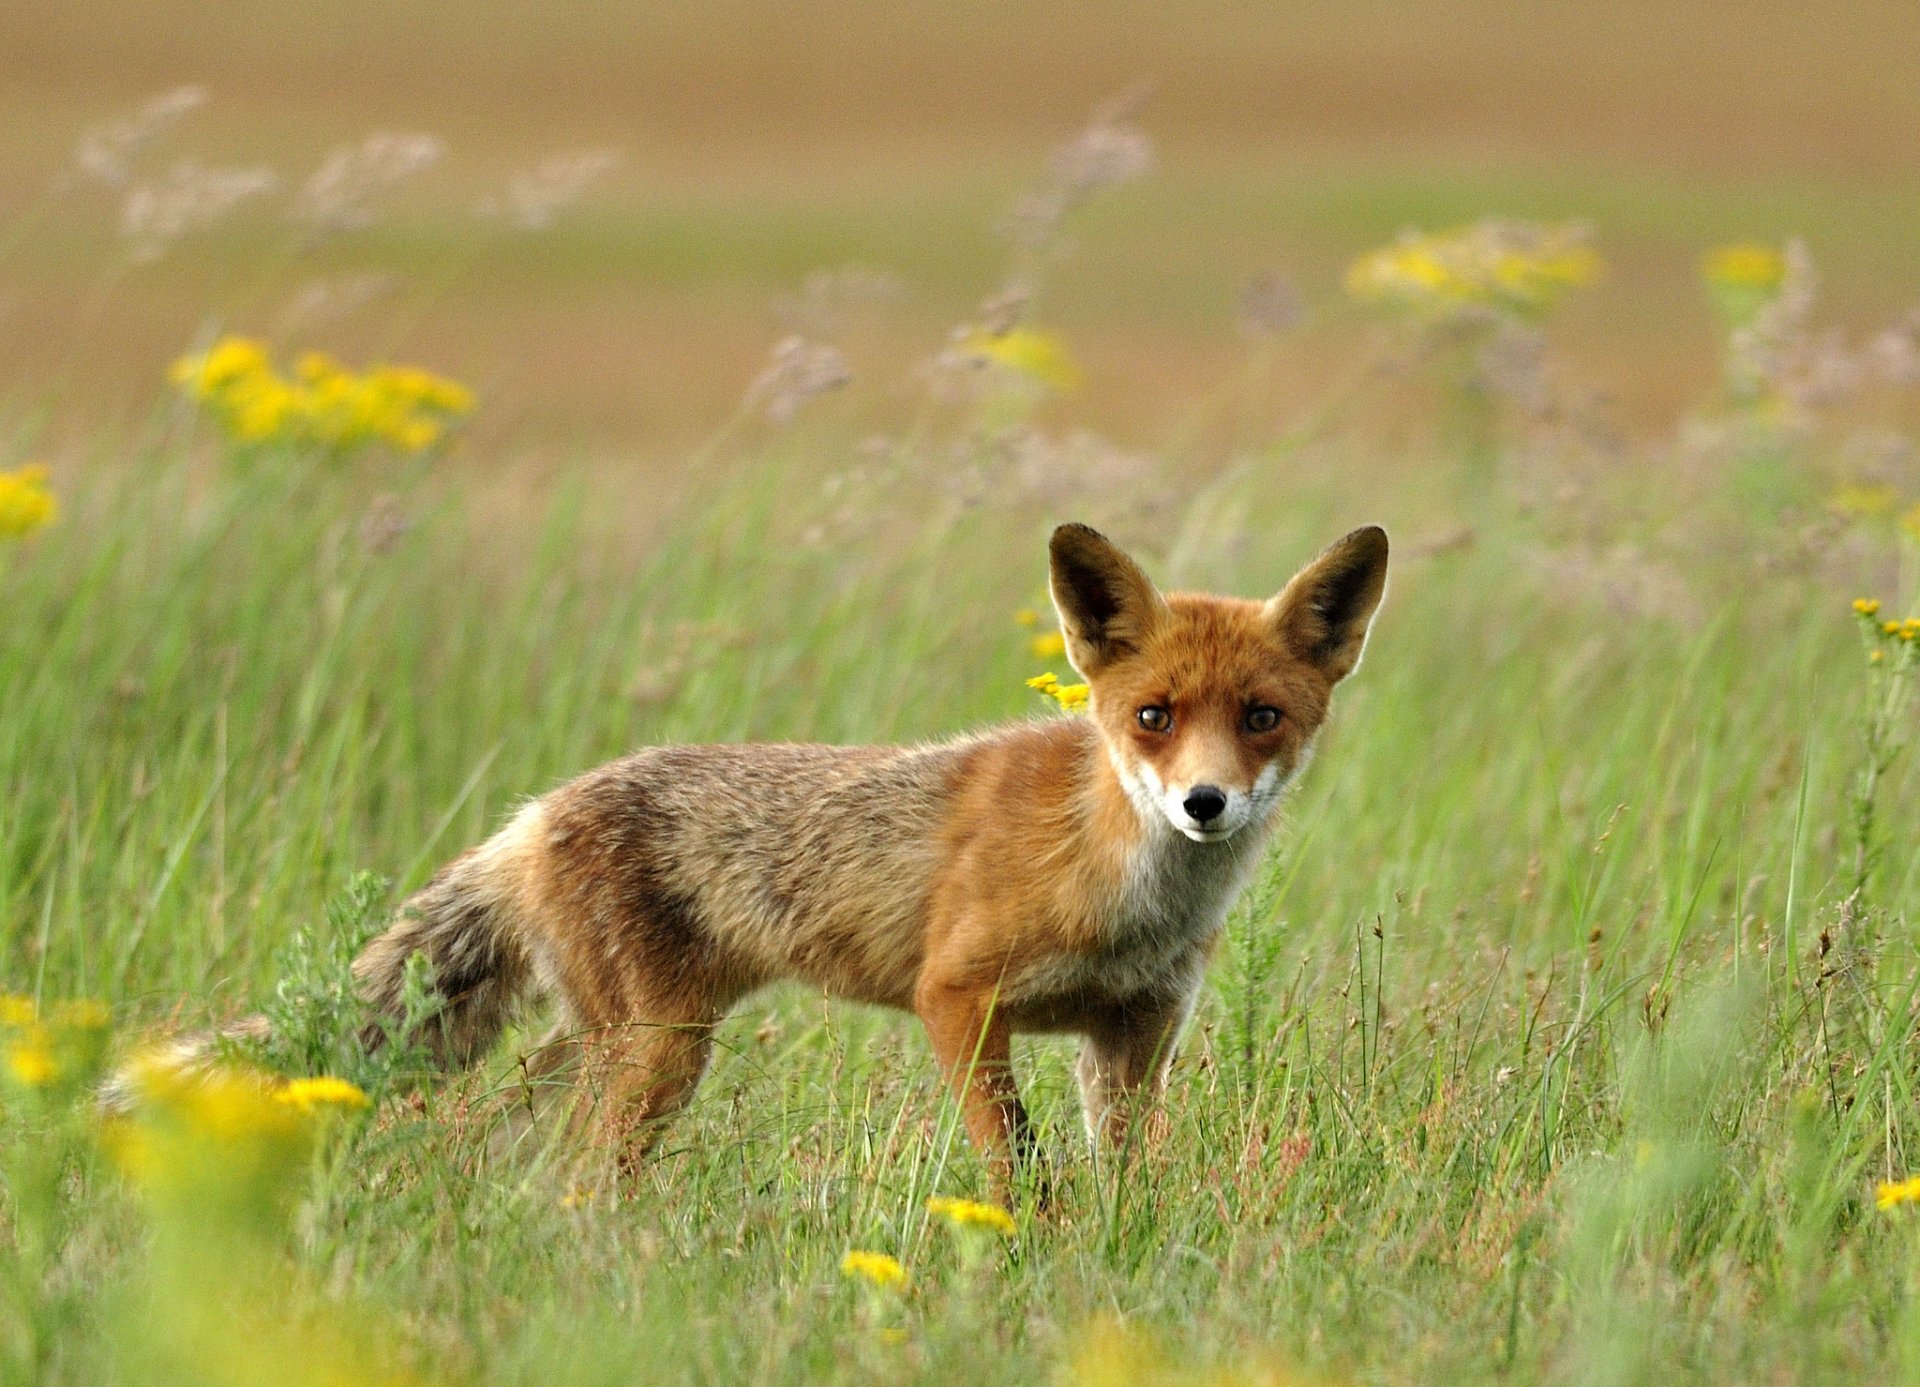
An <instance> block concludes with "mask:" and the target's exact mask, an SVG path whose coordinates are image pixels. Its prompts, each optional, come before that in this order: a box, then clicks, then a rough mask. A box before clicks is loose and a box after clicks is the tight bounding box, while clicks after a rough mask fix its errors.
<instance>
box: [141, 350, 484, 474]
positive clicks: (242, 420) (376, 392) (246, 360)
mask: <svg viewBox="0 0 1920 1387" xmlns="http://www.w3.org/2000/svg"><path fill="white" fill-rule="evenodd" d="M169 375H170V376H171V378H172V380H173V382H174V384H175V385H176V386H177V387H178V388H179V389H181V390H182V391H183V392H184V393H186V394H187V395H188V396H189V397H191V398H193V399H195V400H199V401H201V402H203V403H205V404H206V405H207V406H208V407H209V410H210V411H211V413H212V414H213V417H214V418H215V419H216V420H217V421H218V422H219V423H220V425H221V426H222V427H223V428H224V429H225V430H226V432H227V434H228V435H229V436H230V437H232V438H233V439H234V440H235V441H236V442H240V443H247V444H267V443H285V444H293V445H301V446H315V447H320V448H325V449H327V450H329V451H331V452H334V453H349V452H353V451H355V450H356V449H359V448H363V447H366V446H367V445H369V444H373V443H385V444H386V445H388V446H389V447H392V448H394V449H397V450H398V451H400V452H403V453H423V452H426V451H427V450H428V449H430V448H432V447H433V446H434V445H436V444H438V443H440V442H441V441H442V440H443V439H444V438H445V437H446V434H447V427H448V424H449V422H450V421H451V420H453V419H454V418H456V417H457V416H459V415H463V414H467V413H469V412H471V411H472V409H473V407H474V398H473V392H472V391H470V390H468V389H467V388H466V387H465V386H464V385H461V384H459V383H458V382H456V381H451V380H448V379H446V378H445V377H442V376H437V375H434V374H433V373H432V372H430V371H424V370H421V369H420V368H419V367H417V366H394V365H379V366H373V367H369V368H368V369H367V370H365V371H361V372H356V371H352V370H349V369H348V368H346V367H345V366H342V365H341V364H340V363H339V362H338V361H336V360H334V359H333V358H332V357H330V356H328V355H327V354H326V353H324V352H307V353H306V354H304V355H303V356H301V357H300V359H299V360H298V361H297V362H296V363H295V367H294V375H293V377H292V378H291V379H289V378H287V377H285V376H282V375H281V374H280V373H279V372H278V371H277V370H275V369H274V365H273V361H272V358H271V357H270V356H269V355H268V353H267V350H266V348H265V347H263V346H262V345H261V344H260V343H258V342H254V341H251V340H249V339H245V338H227V339H225V340H223V341H221V342H219V343H216V344H215V345H214V347H213V348H212V349H211V350H210V351H208V352H206V353H204V354H203V355H201V356H196V357H183V358H182V359H181V360H179V361H177V362H175V363H174V365H173V369H172V370H171V371H170V372H169Z"/></svg>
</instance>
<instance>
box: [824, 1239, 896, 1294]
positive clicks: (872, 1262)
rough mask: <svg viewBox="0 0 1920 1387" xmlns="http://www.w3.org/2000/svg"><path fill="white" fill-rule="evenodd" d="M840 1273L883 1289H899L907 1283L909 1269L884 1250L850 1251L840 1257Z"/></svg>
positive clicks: (851, 1279) (849, 1278)
mask: <svg viewBox="0 0 1920 1387" xmlns="http://www.w3.org/2000/svg"><path fill="white" fill-rule="evenodd" d="M840 1274H841V1275H842V1276H844V1277H846V1278H847V1279H848V1280H850V1281H856V1280H857V1281H863V1282H865V1283H866V1284H867V1285H869V1286H875V1287H878V1288H879V1289H881V1290H889V1291H890V1290H898V1289H899V1288H900V1287H902V1286H905V1285H906V1284H907V1269H906V1268H905V1267H903V1266H901V1265H900V1260H899V1259H898V1258H897V1257H889V1256H888V1255H887V1254H886V1253H884V1252H863V1251H860V1250H859V1249H857V1248H856V1249H854V1250H852V1251H849V1252H848V1253H847V1255H846V1256H844V1257H842V1258H841V1259H840Z"/></svg>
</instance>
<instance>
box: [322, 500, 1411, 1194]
mask: <svg viewBox="0 0 1920 1387" xmlns="http://www.w3.org/2000/svg"><path fill="white" fill-rule="evenodd" d="M1050 557H1051V564H1050V569H1051V574H1050V577H1051V583H1050V586H1051V590H1052V596H1053V602H1054V606H1055V608H1056V609H1057V611H1058V613H1059V618H1060V629H1061V632H1062V635H1063V636H1064V638H1065V641H1066V650H1067V657H1068V659H1069V660H1070V661H1071V662H1072V664H1073V666H1074V668H1075V669H1077V670H1078V671H1080V673H1081V675H1082V676H1083V677H1084V678H1085V679H1086V681H1087V683H1088V684H1089V686H1090V693H1089V698H1088V703H1087V716H1085V717H1071V718H1051V719H1044V720H1037V721H1025V722H1019V723H1014V724H1012V725H1009V726H1004V727H997V728H994V729H991V730H989V731H986V732H981V733H978V734H976V735H972V736H966V737H961V738H958V739H956V740H953V741H947V742H942V743H938V744H935V745H931V746H917V747H836V746H805V745H779V746H766V745H744V746H680V747H659V748H652V749H648V750H643V751H639V752H636V753H634V754H633V755H631V756H628V757H626V758H625V759H623V760H619V761H615V762H613V763H612V764H610V765H606V766H602V767H601V768H600V769H598V770H594V771H589V772H588V773H587V774H585V775H583V776H581V777H579V778H578V779H576V780H573V781H570V782H568V783H567V784H565V785H562V786H561V787H560V788H559V789H557V790H554V791H552V792H551V793H550V794H547V795H544V796H542V797H541V798H539V799H537V800H534V801H532V802H531V803H529V804H527V805H526V806H525V807H524V808H522V809H521V810H520V811H519V812H518V813H517V814H515V815H514V817H513V819H512V821H511V822H509V823H508V824H507V826H506V827H505V828H503V829H502V830H501V831H500V832H499V833H497V834H495V835H494V836H493V837H492V838H490V839H488V840H487V841H486V842H485V843H483V844H481V845H480V846H479V847H477V848H474V849H472V850H471V851H469V852H467V853H465V854H464V855H462V856H461V857H459V858H456V859H455V860H454V861H453V862H451V863H450V864H449V865H447V866H446V867H445V868H443V869H442V870H441V871H440V873H439V874H438V875H437V876H435V877H434V878H433V879H432V880H431V881H430V882H429V883H428V884H427V885H426V886H425V887H424V888H423V889H422V890H421V891H419V892H418V893H417V894H416V895H414V896H413V897H412V898H411V900H409V901H408V902H407V903H406V905H405V906H404V907H403V908H402V909H401V911H400V912H399V915H398V917H397V919H396V921H395V923H394V924H392V926H391V927H390V928H388V929H387V931H386V932H385V933H384V934H382V935H380V936H379V937H377V938H376V939H374V940H373V941H372V942H371V943H370V944H369V945H368V946H367V947H366V949H365V950H364V951H363V952H362V953H361V955H360V957H359V958H358V959H357V960H356V962H355V964H354V975H355V978H356V980H357V982H358V985H359V987H360V989H361V991H362V994H363V997H364V999H365V1000H366V1001H367V1002H368V1003H369V1004H370V1006H371V1008H372V1009H373V1011H374V1013H375V1014H376V1015H377V1016H380V1017H382V1018H383V1019H384V1020H385V1022H386V1023H387V1024H389V1025H390V1024H391V1023H392V1022H394V1021H396V1020H398V1019H399V1018H400V1017H401V1015H402V1014H403V1012H404V1010H405V1006H406V1002H405V998H404V992H405V975H406V971H407V962H408V960H409V958H410V957H411V956H412V955H414V954H424V955H426V957H427V958H428V960H430V962H431V963H432V965H433V977H434V980H435V985H436V987H437V989H438V992H439V995H440V997H441V998H442V999H443V1000H442V1001H441V1002H440V1004H439V1008H438V1010H437V1012H436V1013H435V1014H434V1015H432V1016H431V1018H430V1019H429V1020H428V1022H427V1023H426V1027H425V1030H426V1035H425V1037H424V1039H425V1042H426V1043H427V1044H428V1045H429V1046H430V1047H431V1048H432V1049H433V1050H434V1051H435V1052H436V1053H437V1057H438V1058H439V1059H441V1060H442V1061H444V1062H446V1063H448V1064H452V1065H464V1064H467V1063H470V1062H472V1061H474V1060H475V1059H477V1058H478V1057H479V1056H480V1055H482V1053H483V1052H485V1051H486V1050H487V1049H488V1048H489V1046H490V1045H491V1044H492V1043H493V1042H494V1041H495V1040H496V1038H497V1037H498V1036H499V1034H500V1032H501V1030H502V1028H503V1026H504V1025H505V1024H506V1022H507V1021H508V1019H509V1018H510V1016H511V1015H512V1013H513V1009H514V1007H515V1005H516V1004H518V1003H520V1002H522V1001H530V1000H533V999H536V998H544V999H549V1000H551V1001H552V1002H554V1003H555V1004H556V1005H557V1007H558V1010H559V1013H560V1019H559V1023H558V1025H557V1027H556V1029H555V1032H554V1034H553V1036H552V1037H550V1039H549V1041H548V1042H547V1043H544V1044H543V1045H542V1046H541V1047H540V1049H539V1050H538V1051H536V1052H535V1054H534V1056H533V1057H532V1058H531V1060H530V1061H529V1064H530V1069H531V1071H532V1072H534V1073H536V1074H549V1075H550V1074H554V1073H557V1072H558V1071H560V1070H561V1069H563V1068H566V1069H567V1070H569V1071H570V1072H576V1073H577V1074H578V1075H579V1077H580V1079H581V1080H582V1081H583V1082H584V1083H586V1084H587V1085H589V1087H590V1091H591V1094H592V1097H593V1098H594V1099H595V1100H596V1101H595V1103H593V1104H592V1105H591V1106H593V1107H595V1108H597V1110H598V1111H599V1112H601V1113H603V1114H605V1115H606V1116H607V1119H608V1122H609V1135H610V1136H611V1137H612V1139H613V1141H614V1143H615V1145H616V1149H617V1150H618V1151H619V1153H620V1154H621V1158H622V1161H623V1163H624V1162H629V1161H632V1160H635V1159H638V1157H639V1156H641V1155H642V1154H643V1153H644V1151H645V1149H646V1146H647V1145H648V1143H649V1142H650V1140H651V1137H652V1133H653V1132H654V1131H656V1130H657V1125H658V1120H659V1119H661V1118H664V1117H666V1116H668V1115H669V1114H671V1113H673V1112H675V1111H676V1110H677V1109H679V1108H680V1107H682V1106H683V1105H684V1104H685V1103H686V1102H687V1100H688V1098H689V1097H690V1096H691V1094H692V1093H693V1090H694V1087H695V1086H696V1085H697V1084H698V1083H699V1081H700V1078H701V1075H702V1073H703V1071H704V1070H705V1068H706V1066H707V1061H708V1057H709V1054H710V1051H711V1048H712V1043H713V1040H712V1037H713V1032H714V1028H715V1026H716V1025H717V1024H718V1023H719V1022H720V1021H721V1020H722V1018H724V1017H725V1016H726V1014H727V1012H728V1010H729V1009H730V1008H731V1007H733V1006H734V1005H735V1004H736V1003H737V1002H739V1001H740V999H741V998H742V997H744V996H745V995H746V994H747V993H749V992H751V991H753V990H754V989H756V988H758V987H761V986H763V985H765V984H767V983H770V982H773V981H775V980H778V979H782V978H798V979H802V980H804V981H806V982H808V983H811V984H813V985H815V986H817V987H821V988H824V989H826V990H827V991H828V992H830V993H833V994H836V995H839V996H842V997H847V998H852V999H855V1000H858V1001H862V1002H872V1003H878V1004H881V1005H884V1006H891V1007H899V1008H903V1009H906V1010H910V1011H912V1012H914V1013H915V1014H916V1015H918V1016H919V1018H920V1019H921V1021H922V1022H923V1023H924V1024H925V1027H926V1032H927V1037H928V1039H929V1040H930V1041H931V1042H932V1045H933V1050H934V1054H935V1056H936V1057H937V1059H938V1062H939V1065H940V1068H941V1070H942V1071H943V1072H944V1074H945V1075H946V1077H947V1079H948V1080H949V1081H950V1082H951V1084H952V1085H953V1087H954V1090H955V1093H956V1096H957V1097H958V1099H959V1101H960V1106H961V1111H962V1115H963V1117H964V1120H965V1124H966V1130H967V1132H968V1134H969V1136H970V1137H971V1139H972V1141H973V1142H974V1144H975V1145H976V1146H977V1147H978V1148H979V1150H980V1151H981V1152H983V1153H984V1154H985V1156H986V1157H987V1158H988V1160H989V1161H990V1162H991V1163H993V1164H994V1166H995V1167H996V1169H998V1170H999V1171H1000V1172H1001V1173H1002V1174H1005V1173H1007V1172H1009V1171H1010V1170H1011V1168H1012V1167H1013V1166H1015V1165H1016V1164H1018V1163H1019V1162H1020V1161H1021V1160H1022V1159H1023V1158H1024V1157H1025V1156H1026V1154H1027V1153H1028V1151H1029V1147H1030V1143H1031V1137H1030V1135H1029V1130H1028V1124H1027V1117H1026V1113H1025V1111H1024V1109H1023V1108H1022V1107H1021V1104H1020V1097H1019V1094H1018V1092H1017V1091H1016V1089H1015V1086H1014V1081H1013V1073H1012V1070H1011V1068H1010V1065H1009V1037H1010V1036H1011V1035H1012V1034H1013V1033H1014V1032H1016V1031H1054V1032H1071V1033H1075V1034H1078V1035H1081V1036H1083V1037H1085V1049H1084V1051H1083V1053H1082V1056H1081V1058H1080V1062H1079V1069H1078V1074H1079V1080H1080V1087H1081V1093H1082V1097H1083V1101H1084V1106H1085V1113H1086V1120H1087V1126H1088V1129H1089V1132H1090V1134H1091V1135H1092V1136H1093V1138H1094V1139H1095V1140H1096V1141H1097V1140H1100V1139H1101V1138H1103V1137H1117V1136H1120V1135H1122V1134H1124V1132H1125V1130H1126V1127H1127V1124H1128V1122H1129V1121H1130V1120H1131V1116H1130V1114H1131V1111H1132V1107H1133V1104H1134V1103H1135V1101H1136V1100H1149V1101H1150V1100H1151V1099H1152V1098H1153V1097H1154V1096H1157V1095H1158V1094H1159V1093H1160V1092H1161V1091H1162V1090H1163V1088H1164V1086H1165V1084H1166V1080H1167V1072H1168V1067H1169V1065H1170V1063H1171V1061H1172V1058H1173V1050H1174V1042H1175V1040H1176V1039H1177V1037H1178V1034H1179V1031H1180V1028H1181V1026H1182V1024H1183V1023H1184V1022H1185V1020H1186V1018H1187V1015H1188V1013H1189V1012H1190V1011H1191V1010H1192V1009H1193V1005H1194V999H1195V997H1196V995H1197V993H1198V991H1199V988H1200V985H1201V978H1202V974H1203V972H1204V970H1205V968H1206V965H1207V960H1208V957H1209V955H1210V953H1211V951H1212V948H1213V945H1214V941H1215V938H1216V936H1217V935H1218V933H1219V931H1220V927H1221V923H1222V921H1223V919H1224V917H1225V916H1226V913H1227V910H1228V908H1229V907H1230V906H1231V904H1232V903H1233V900H1234V898H1235V896H1236V895H1237V894H1238V893H1239V891H1240V889H1241V888H1242V886H1243V885H1244V884H1245V883H1246V881H1247V878H1248V876H1249V875H1250V874H1251V872H1252V871H1253V868H1254V866H1255V864H1256V863H1257V862H1258V860H1259V858H1260V855H1261V852H1262V847H1263V844H1264V841H1265V838H1266V836H1267V833H1268V830H1269V829H1270V828H1271V826H1272V824H1273V822H1274V819H1275V817H1276V812H1275V811H1276V808H1277V806H1278V805H1279V803H1280V799H1281V795H1282V792H1283V790H1284V789H1285V787H1286V785H1287V783H1288V781H1289V780H1291V779H1292V778H1293V776H1294V775H1295V773H1296V772H1297V771H1298V770H1299V769H1300V767H1301V766H1302V764H1303V763H1304V762H1305V760H1306V757H1307V753H1308V749H1309V747H1310V745H1311V743H1312V740H1313V736H1314V733H1315V732H1316V730H1317V729H1318V728H1319V727H1320V724H1321V722H1322V720H1323V719H1324V718H1325V717H1326V714H1327V707H1328V701H1329V698H1330V696H1331V694H1332V692H1333V687H1334V685H1335V684H1337V683H1338V682H1339V681H1340V680H1341V679H1343V678H1345V677H1346V676H1347V675H1348V674H1350V673H1351V672H1352V671H1353V669H1354V667H1355V666H1356V665H1357V664H1358V663H1359V661H1360V654H1361V650H1362V648H1363V647H1364V645H1365V644H1366V639H1367V631H1368V627H1369V625H1370V623H1371V621H1372V618H1373V614H1374V610H1375V608H1376V607H1378V605H1379V603H1380V599H1381V597H1382V595H1383V594H1384V592H1385V589H1386V570H1387V536H1386V533H1385V532H1384V531H1383V530H1380V529H1379V528H1377V527H1368V528H1365V529H1359V530H1355V531H1353V533H1351V534H1349V535H1347V536H1346V537H1345V538H1344V539H1341V540H1340V541H1338V542H1337V543H1335V544H1334V545H1333V546H1332V547H1330V548H1328V549H1327V550H1326V551H1325V552H1324V553H1322V554H1321V555H1320V556H1319V557H1318V558H1316V559H1314V560H1313V561H1312V562H1311V563H1309V564H1308V565H1307V566H1306V568H1304V569H1303V570H1302V571H1301V572H1300V573H1299V574H1298V575H1297V576H1296V577H1295V578H1294V579H1293V580H1292V581H1291V582H1289V583H1288V584H1287V586H1286V588H1285V589H1284V590H1283V591H1282V592H1281V593H1280V594H1279V595H1278V596H1276V597H1274V598H1273V599H1271V600H1270V601H1266V602H1256V601H1241V600H1237V599H1233V598H1226V597H1214V596H1206V595H1198V594H1187V593H1173V594H1169V595H1166V596H1163V595H1162V594H1161V593H1160V592H1159V591H1158V590H1157V589H1156V588H1155V587H1154V585H1153V584H1152V583H1151V582H1149V581H1148V579H1147V577H1146V575H1145V574H1144V573H1143V572H1142V571H1141V570H1140V568H1139V567H1138V565H1136V564H1135V563H1134V562H1133V561H1132V560H1131V559H1129V558H1128V557H1127V556H1126V555H1125V554H1123V553H1122V552H1121V551H1120V550H1119V549H1118V548H1116V547H1115V546H1114V545H1113V544H1112V543H1111V542H1109V541H1108V540H1107V539H1106V538H1104V537H1103V536H1101V535H1100V534H1099V533H1097V532H1096V531H1094V530H1091V529H1089V528H1087V527H1086V526H1084V525H1062V526H1061V527H1059V528H1058V529H1056V530H1055V531H1054V532H1053V536H1052V541H1051V545H1050ZM384 1033H385V1032H384V1027H383V1026H382V1025H380V1024H374V1025H370V1026H369V1027H368V1030H367V1033H366V1035H365V1037H364V1039H365V1040H366V1042H367V1043H368V1044H378V1043H379V1040H380V1037H381V1036H382V1035H383V1034H384Z"/></svg>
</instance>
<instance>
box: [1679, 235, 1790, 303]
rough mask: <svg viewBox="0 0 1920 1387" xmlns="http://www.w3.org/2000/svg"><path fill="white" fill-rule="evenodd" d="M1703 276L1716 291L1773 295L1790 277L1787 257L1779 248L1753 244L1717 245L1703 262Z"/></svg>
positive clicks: (1701, 265)
mask: <svg viewBox="0 0 1920 1387" xmlns="http://www.w3.org/2000/svg"><path fill="white" fill-rule="evenodd" d="M1700 273H1701V274H1702V275H1704V276H1705V277H1706V281H1707V283H1708V284H1709V285H1711V286H1713V287H1716V288H1722V289H1742V290H1754V289H1757V290H1760V291H1762V292H1764V293H1769V294H1770V293H1772V292H1773V291H1774V290H1776V289H1778V288H1779V287H1780V285H1781V283H1782V282H1783V281H1785V279H1786V277H1787V257H1786V256H1784V255H1782V254H1781V253H1780V250H1779V248H1778V247H1775V246H1765V245H1758V244H1755V243H1754V242H1751V241H1744V242H1741V243H1740V244H1738V245H1731V246H1716V247H1715V248H1714V249H1712V250H1710V251H1708V252H1707V254H1706V256H1705V257H1704V258H1703V259H1702V260H1701V262H1700Z"/></svg>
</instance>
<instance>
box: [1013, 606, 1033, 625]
mask: <svg viewBox="0 0 1920 1387" xmlns="http://www.w3.org/2000/svg"><path fill="white" fill-rule="evenodd" d="M1013 624H1014V625H1015V626H1038V625H1039V624H1040V613H1038V612H1036V611H1035V610H1034V609H1033V608H1031V607H1022V608H1021V609H1020V610H1019V611H1017V612H1015V613H1014V614H1013Z"/></svg>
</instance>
